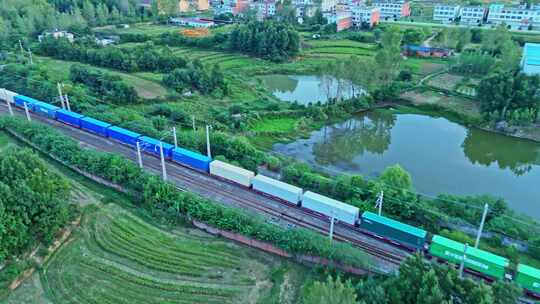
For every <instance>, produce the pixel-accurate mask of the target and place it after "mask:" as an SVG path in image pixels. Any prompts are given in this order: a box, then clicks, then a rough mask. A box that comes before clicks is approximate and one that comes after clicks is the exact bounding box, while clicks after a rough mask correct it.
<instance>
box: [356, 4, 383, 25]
mask: <svg viewBox="0 0 540 304" xmlns="http://www.w3.org/2000/svg"><path fill="white" fill-rule="evenodd" d="M351 11H352V21H353V25H354V26H356V27H361V26H362V25H364V24H366V25H368V24H369V27H373V26H374V25H375V24H377V23H379V18H380V14H381V9H380V8H378V7H374V6H365V5H358V6H353V7H352V8H351Z"/></svg>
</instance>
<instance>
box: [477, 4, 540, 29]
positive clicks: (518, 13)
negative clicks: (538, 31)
mask: <svg viewBox="0 0 540 304" xmlns="http://www.w3.org/2000/svg"><path fill="white" fill-rule="evenodd" d="M487 23H488V24H491V25H492V26H497V25H499V24H506V25H507V26H509V27H510V28H511V29H515V30H527V29H528V28H529V27H533V28H534V27H538V26H539V25H540V11H538V10H533V9H527V8H525V7H505V6H504V5H502V4H492V5H490V6H489V12H488V17H487Z"/></svg>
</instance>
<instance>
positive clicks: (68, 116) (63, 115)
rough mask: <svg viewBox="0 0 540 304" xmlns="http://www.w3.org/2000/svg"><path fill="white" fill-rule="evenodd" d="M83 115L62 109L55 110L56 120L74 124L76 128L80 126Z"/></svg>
mask: <svg viewBox="0 0 540 304" xmlns="http://www.w3.org/2000/svg"><path fill="white" fill-rule="evenodd" d="M83 117H84V115H81V114H79V113H75V112H71V111H68V110H64V109H59V110H58V111H56V120H58V121H60V122H63V123H66V124H68V125H72V126H75V127H77V128H80V127H81V119H82V118H83Z"/></svg>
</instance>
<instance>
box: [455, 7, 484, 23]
mask: <svg viewBox="0 0 540 304" xmlns="http://www.w3.org/2000/svg"><path fill="white" fill-rule="evenodd" d="M486 14H487V9H486V8H485V7H483V6H464V7H462V8H461V12H460V15H459V16H460V23H461V24H467V25H477V24H481V23H483V22H484V18H485V17H486Z"/></svg>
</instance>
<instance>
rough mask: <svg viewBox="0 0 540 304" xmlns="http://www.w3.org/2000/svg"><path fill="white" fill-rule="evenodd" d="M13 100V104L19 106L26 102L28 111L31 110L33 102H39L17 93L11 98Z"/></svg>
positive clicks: (22, 106)
mask: <svg viewBox="0 0 540 304" xmlns="http://www.w3.org/2000/svg"><path fill="white" fill-rule="evenodd" d="M13 100H14V101H15V105H16V106H18V107H21V108H24V104H25V103H26V106H27V107H28V110H30V111H33V109H34V104H35V103H36V102H39V100H36V99H34V98H31V97H28V96H24V95H17V96H15V97H14V98H13Z"/></svg>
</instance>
